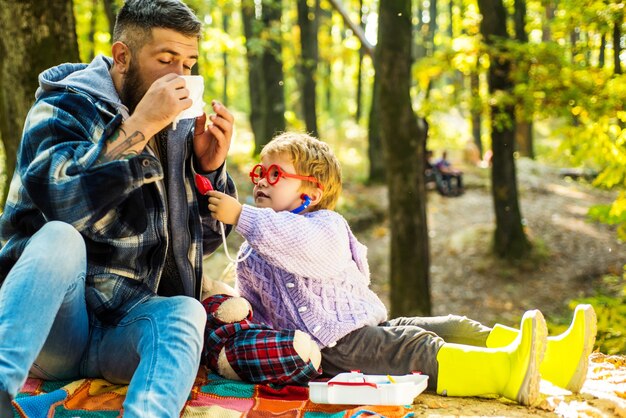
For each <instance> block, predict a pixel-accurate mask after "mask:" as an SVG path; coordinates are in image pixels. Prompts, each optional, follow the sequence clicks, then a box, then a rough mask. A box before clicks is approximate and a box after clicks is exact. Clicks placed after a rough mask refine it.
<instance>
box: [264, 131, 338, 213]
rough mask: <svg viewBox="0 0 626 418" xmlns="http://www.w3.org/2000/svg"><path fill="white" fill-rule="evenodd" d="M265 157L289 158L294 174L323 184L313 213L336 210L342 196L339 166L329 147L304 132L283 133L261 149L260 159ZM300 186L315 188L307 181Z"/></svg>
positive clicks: (313, 184)
mask: <svg viewBox="0 0 626 418" xmlns="http://www.w3.org/2000/svg"><path fill="white" fill-rule="evenodd" d="M268 155H282V156H285V157H287V158H289V159H290V160H291V162H292V164H293V166H294V168H295V169H296V173H297V174H299V175H302V176H312V177H315V178H316V179H317V180H318V181H319V182H320V183H321V184H322V186H323V187H324V189H323V190H322V199H321V200H320V201H319V203H318V204H317V205H316V206H315V207H314V208H312V210H318V209H334V208H335V205H336V204H337V200H338V199H339V195H340V194H341V165H340V164H339V161H338V160H337V157H335V154H334V153H333V151H332V150H331V149H330V147H329V146H328V144H326V143H325V142H322V141H320V140H319V139H317V138H314V137H312V136H310V135H307V134H304V133H298V132H284V133H281V134H279V135H278V136H276V137H274V138H273V139H272V140H271V141H270V142H269V143H268V144H267V145H265V146H264V147H263V149H262V150H261V158H263V157H265V156H268ZM303 185H304V186H305V187H307V186H308V187H317V185H316V184H315V183H313V182H309V181H303Z"/></svg>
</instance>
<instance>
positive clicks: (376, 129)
mask: <svg viewBox="0 0 626 418" xmlns="http://www.w3.org/2000/svg"><path fill="white" fill-rule="evenodd" d="M379 77H380V72H379V71H378V69H376V73H375V74H374V85H373V86H372V106H371V107H370V114H369V121H368V132H367V134H368V149H367V156H368V158H369V162H370V169H369V175H368V180H367V181H368V183H369V184H380V183H384V182H385V161H384V160H383V158H382V155H383V144H382V141H383V140H382V138H381V136H380V112H379V109H380V106H379V103H380V87H379V85H380V83H379V81H378V79H379Z"/></svg>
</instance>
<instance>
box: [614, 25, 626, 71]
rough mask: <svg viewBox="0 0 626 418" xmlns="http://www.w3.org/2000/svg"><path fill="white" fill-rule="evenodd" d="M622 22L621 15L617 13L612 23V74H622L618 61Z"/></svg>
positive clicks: (620, 49)
mask: <svg viewBox="0 0 626 418" xmlns="http://www.w3.org/2000/svg"><path fill="white" fill-rule="evenodd" d="M623 21H624V15H623V13H618V14H617V16H616V17H615V20H614V21H613V73H614V74H621V73H622V63H621V61H620V58H619V56H620V54H621V53H622V46H621V39H622V22H623Z"/></svg>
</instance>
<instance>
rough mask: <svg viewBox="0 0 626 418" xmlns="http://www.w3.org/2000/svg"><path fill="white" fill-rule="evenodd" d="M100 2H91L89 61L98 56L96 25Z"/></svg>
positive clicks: (97, 0)
mask: <svg viewBox="0 0 626 418" xmlns="http://www.w3.org/2000/svg"><path fill="white" fill-rule="evenodd" d="M98 2H99V0H91V19H89V35H88V36H89V42H90V43H91V45H90V48H89V61H92V60H93V59H94V57H95V56H96V39H95V37H96V24H97V22H98V19H97V17H98Z"/></svg>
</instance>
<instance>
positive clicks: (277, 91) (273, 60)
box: [257, 0, 287, 152]
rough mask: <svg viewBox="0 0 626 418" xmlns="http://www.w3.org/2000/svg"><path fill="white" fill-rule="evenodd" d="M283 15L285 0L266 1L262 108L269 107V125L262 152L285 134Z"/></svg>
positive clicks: (258, 143)
mask: <svg viewBox="0 0 626 418" xmlns="http://www.w3.org/2000/svg"><path fill="white" fill-rule="evenodd" d="M282 14H283V6H282V0H264V1H263V11H262V17H263V25H264V28H265V31H266V33H267V34H268V36H267V38H266V39H269V40H268V45H267V46H266V48H265V50H264V51H263V75H264V79H265V83H266V88H267V90H266V91H267V94H266V97H265V98H264V101H263V104H264V105H265V106H266V107H267V109H268V112H267V123H266V125H265V137H264V138H262V140H261V141H259V142H257V147H258V150H259V152H260V151H261V148H262V145H265V144H267V143H268V142H269V141H270V140H271V139H272V137H273V136H274V135H276V134H277V133H278V132H283V131H284V130H285V129H286V127H287V125H286V121H285V109H286V104H285V86H284V80H285V77H284V74H283V56H282V42H281V39H280V36H281V35H280V29H279V28H280V19H281V17H282Z"/></svg>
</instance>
